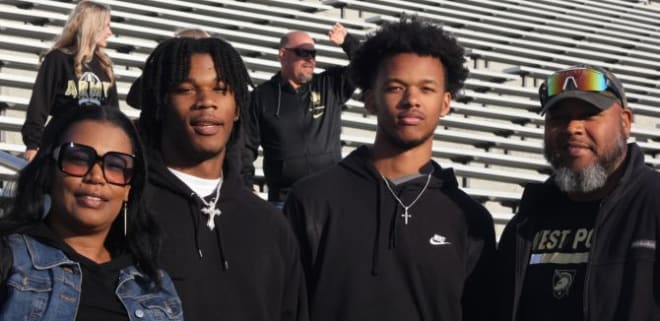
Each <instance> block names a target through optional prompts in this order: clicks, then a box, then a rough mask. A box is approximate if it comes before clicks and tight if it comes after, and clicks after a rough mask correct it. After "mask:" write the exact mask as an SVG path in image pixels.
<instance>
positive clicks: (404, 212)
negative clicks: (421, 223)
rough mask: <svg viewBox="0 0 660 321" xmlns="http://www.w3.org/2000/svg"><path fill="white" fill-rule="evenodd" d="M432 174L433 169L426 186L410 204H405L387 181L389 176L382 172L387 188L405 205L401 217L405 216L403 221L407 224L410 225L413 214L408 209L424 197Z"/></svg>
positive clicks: (400, 203) (427, 177) (427, 178)
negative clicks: (409, 221) (386, 176)
mask: <svg viewBox="0 0 660 321" xmlns="http://www.w3.org/2000/svg"><path fill="white" fill-rule="evenodd" d="M431 174H433V170H431V171H430V172H429V174H428V175H427V176H426V184H424V188H422V191H421V192H419V194H417V197H415V199H414V200H413V201H412V202H410V204H408V205H406V204H403V202H402V201H401V199H400V198H399V197H398V196H396V193H394V190H392V187H391V186H390V183H389V182H388V181H387V178H385V176H383V174H380V177H382V178H383V181H384V182H385V186H387V189H388V190H389V191H390V193H392V196H394V199H395V200H396V201H397V202H399V205H401V207H403V214H401V217H403V223H404V224H405V225H408V219H410V218H411V217H412V215H410V213H408V209H410V208H411V207H412V206H413V205H415V203H417V201H418V200H419V198H420V197H422V194H424V192H426V188H427V187H429V183H430V182H431Z"/></svg>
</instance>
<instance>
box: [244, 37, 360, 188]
mask: <svg viewBox="0 0 660 321" xmlns="http://www.w3.org/2000/svg"><path fill="white" fill-rule="evenodd" d="M358 45H359V41H358V40H357V39H356V38H354V37H352V36H350V35H348V36H347V37H346V39H345V41H344V43H343V44H342V48H343V49H344V51H345V52H346V53H347V54H348V55H349V56H350V53H352V52H353V51H354V50H355V49H356V48H357V46H358ZM354 90H355V86H354V85H353V84H352V83H351V82H350V81H349V77H348V67H332V68H328V69H326V70H325V71H324V72H322V73H320V74H315V75H314V76H313V77H312V80H311V81H309V82H308V83H306V84H305V85H303V86H301V87H300V88H299V89H298V90H295V89H293V88H292V87H291V85H289V83H288V82H286V81H284V80H283V79H282V76H281V74H280V73H277V74H275V75H274V76H273V77H272V78H271V79H270V80H268V81H266V82H264V83H263V84H261V85H260V86H259V87H257V88H256V89H255V90H254V91H253V92H252V95H251V97H250V107H249V117H248V118H249V119H248V121H247V122H246V123H247V126H246V138H245V145H246V148H245V151H244V154H243V156H242V159H243V169H242V170H241V174H242V176H243V178H244V180H245V182H246V184H247V185H249V186H252V184H253V178H254V165H253V162H254V160H255V159H256V158H257V155H258V148H259V145H261V146H262V148H263V154H264V161H263V170H264V174H265V176H266V183H267V184H268V187H269V191H270V193H269V200H278V197H277V196H278V195H279V193H280V191H285V190H288V189H289V188H290V187H291V185H292V184H293V183H294V182H295V181H297V180H298V179H300V178H302V177H304V176H307V175H309V174H312V173H315V172H317V171H319V170H321V169H324V168H327V167H329V166H331V165H333V164H335V163H337V162H338V161H339V160H340V159H341V143H340V138H339V135H340V132H341V110H342V107H343V106H344V103H345V102H346V101H347V100H348V99H349V98H350V97H351V95H352V94H353V91H354Z"/></svg>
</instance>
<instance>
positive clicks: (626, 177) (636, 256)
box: [497, 144, 660, 321]
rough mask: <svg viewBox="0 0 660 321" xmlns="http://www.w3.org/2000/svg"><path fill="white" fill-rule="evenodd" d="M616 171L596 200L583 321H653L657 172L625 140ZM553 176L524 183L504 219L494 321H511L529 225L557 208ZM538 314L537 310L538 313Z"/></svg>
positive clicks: (659, 199)
mask: <svg viewBox="0 0 660 321" xmlns="http://www.w3.org/2000/svg"><path fill="white" fill-rule="evenodd" d="M623 166H625V169H624V173H623V176H622V177H621V179H620V180H619V182H618V183H617V186H616V187H615V189H614V190H613V191H612V192H611V193H610V194H609V195H607V196H606V197H605V198H604V199H603V200H602V201H601V204H600V209H599V211H598V214H597V217H596V224H595V226H594V232H593V235H592V236H591V249H590V253H589V262H588V263H587V272H586V276H585V281H584V283H585V284H584V293H583V295H584V301H583V311H582V312H583V316H584V317H583V319H584V320H585V321H620V320H626V321H641V320H660V266H659V264H660V263H659V261H658V251H657V250H656V241H657V240H658V235H660V234H659V233H660V174H659V173H658V172H656V171H655V170H653V169H651V168H649V167H647V166H646V165H644V154H642V152H641V151H640V149H639V147H638V146H637V145H636V144H628V155H627V157H626V162H625V164H624V165H623ZM565 197H566V196H565V195H562V192H560V191H559V189H558V188H557V187H556V185H555V184H554V182H553V180H552V178H551V179H548V181H546V182H545V183H542V184H529V185H527V187H526V188H525V192H524V194H523V198H522V201H521V203H520V211H519V212H518V214H516V216H515V217H514V218H513V219H512V220H511V222H509V224H507V226H506V229H505V230H504V233H503V234H502V237H501V239H500V245H499V248H498V252H497V261H498V264H497V268H498V270H497V275H498V278H497V281H498V291H499V292H500V295H499V296H498V298H499V301H500V303H499V316H498V319H497V320H500V321H515V320H518V318H517V317H516V315H517V312H518V309H519V303H520V302H519V301H520V295H521V292H522V284H523V282H524V280H525V271H526V270H527V266H528V262H529V256H530V251H531V245H532V241H533V237H534V236H533V230H534V229H533V226H534V223H535V222H536V220H537V218H538V217H541V216H546V217H548V216H549V215H553V214H554V213H556V212H555V211H554V209H555V208H556V207H555V206H554V204H556V203H557V202H558V200H560V199H563V198H565ZM539 313H543V311H539Z"/></svg>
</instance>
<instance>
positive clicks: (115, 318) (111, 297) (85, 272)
mask: <svg viewBox="0 0 660 321" xmlns="http://www.w3.org/2000/svg"><path fill="white" fill-rule="evenodd" d="M65 252H66V251H65ZM67 255H69V257H70V258H71V259H73V260H75V261H78V263H80V267H81V268H82V276H83V278H82V279H83V282H82V295H81V296H80V305H79V306H78V314H77V316H76V321H129V318H128V314H127V312H126V308H125V307H124V306H123V304H122V303H121V301H119V298H118V297H117V295H116V293H115V290H116V289H117V284H118V281H119V271H120V270H121V269H123V268H126V267H128V266H129V265H131V259H130V257H128V256H119V257H117V258H113V259H112V260H111V261H109V262H106V263H102V264H97V263H95V262H93V261H91V260H89V259H87V258H86V257H84V256H81V255H78V254H77V253H76V254H74V253H67Z"/></svg>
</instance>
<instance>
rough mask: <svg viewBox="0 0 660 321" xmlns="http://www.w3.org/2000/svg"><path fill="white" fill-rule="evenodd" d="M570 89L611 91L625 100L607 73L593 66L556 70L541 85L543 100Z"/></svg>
mask: <svg viewBox="0 0 660 321" xmlns="http://www.w3.org/2000/svg"><path fill="white" fill-rule="evenodd" d="M570 90H577V91H586V92H595V93H601V92H604V91H609V92H611V93H612V94H614V95H615V96H616V98H617V99H618V100H619V101H621V102H623V98H622V95H621V93H620V92H619V90H618V88H617V87H616V86H612V85H611V84H610V80H609V78H608V77H607V75H606V74H605V73H603V72H601V71H598V70H595V69H591V68H572V69H567V70H563V71H559V72H556V73H554V74H552V75H550V77H548V79H547V80H546V82H545V83H544V84H543V86H542V87H541V90H540V93H541V102H542V104H543V105H545V102H546V101H548V100H549V99H551V98H552V97H554V96H557V95H559V94H561V93H564V92H566V91H570Z"/></svg>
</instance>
